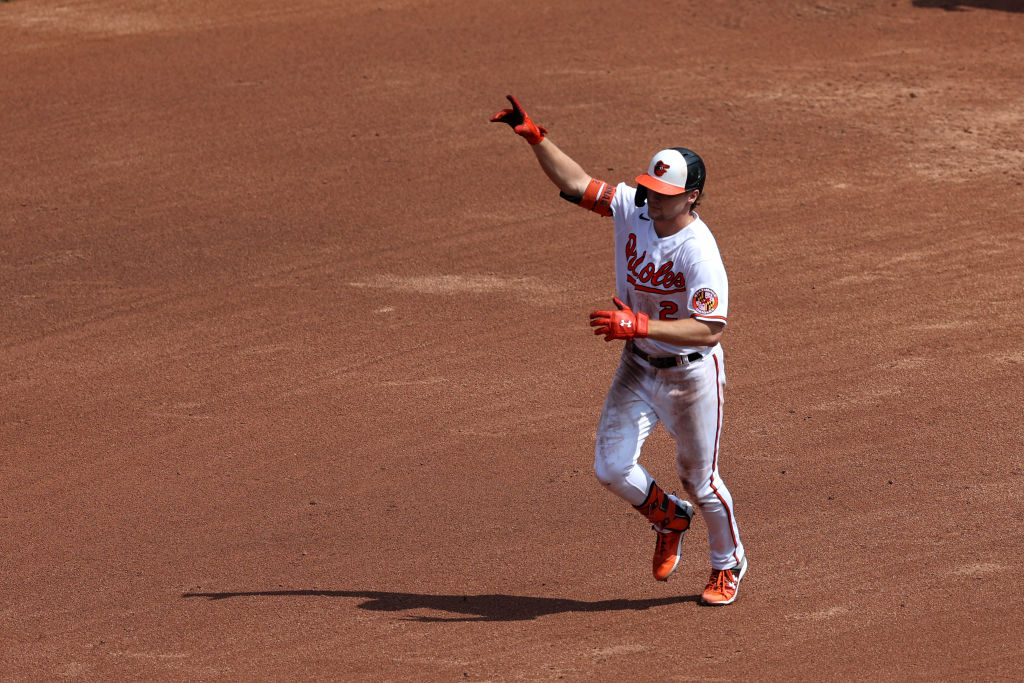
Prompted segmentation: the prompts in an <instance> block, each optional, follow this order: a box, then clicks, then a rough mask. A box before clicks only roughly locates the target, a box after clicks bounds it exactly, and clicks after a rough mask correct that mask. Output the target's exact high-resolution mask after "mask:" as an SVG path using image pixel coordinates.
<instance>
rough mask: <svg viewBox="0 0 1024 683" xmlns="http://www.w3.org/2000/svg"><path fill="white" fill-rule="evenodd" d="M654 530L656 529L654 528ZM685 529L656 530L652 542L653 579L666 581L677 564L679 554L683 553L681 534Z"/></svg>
mask: <svg viewBox="0 0 1024 683" xmlns="http://www.w3.org/2000/svg"><path fill="white" fill-rule="evenodd" d="M655 531H657V529H656V528H655ZM685 533H686V532H685V531H658V532H657V534H656V535H657V537H658V539H657V540H656V541H655V542H654V564H653V569H654V579H655V580H656V581H668V577H669V576H670V575H671V574H672V572H674V571H675V570H676V567H677V566H678V565H679V556H680V555H682V553H683V534H685Z"/></svg>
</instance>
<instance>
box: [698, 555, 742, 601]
mask: <svg viewBox="0 0 1024 683" xmlns="http://www.w3.org/2000/svg"><path fill="white" fill-rule="evenodd" d="M746 573H747V558H746V557H744V558H743V559H742V560H740V563H739V564H738V565H736V566H735V567H732V568H731V569H712V570H711V578H710V579H708V585H707V587H706V588H705V589H704V593H703V594H702V595H701V596H700V601H701V602H702V603H704V604H705V605H731V604H732V603H733V602H735V601H736V596H737V595H738V594H739V592H740V579H742V578H743V575H744V574H746Z"/></svg>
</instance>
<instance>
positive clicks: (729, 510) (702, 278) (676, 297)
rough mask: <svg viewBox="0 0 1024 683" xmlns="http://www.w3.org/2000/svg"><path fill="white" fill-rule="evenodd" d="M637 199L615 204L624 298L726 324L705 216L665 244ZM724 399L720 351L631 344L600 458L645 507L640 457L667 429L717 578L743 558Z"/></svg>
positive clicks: (630, 192) (649, 309) (617, 488)
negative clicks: (727, 463) (724, 444)
mask: <svg viewBox="0 0 1024 683" xmlns="http://www.w3.org/2000/svg"><path fill="white" fill-rule="evenodd" d="M635 196H636V189H635V188H633V187H630V186H629V185H626V184H625V183H620V184H619V185H618V186H617V187H616V188H615V192H614V196H612V197H611V199H610V207H611V212H612V216H613V217H614V221H615V276H616V289H617V293H618V297H619V299H621V300H622V301H624V302H625V303H626V304H627V305H628V306H629V307H630V308H632V309H633V311H634V312H637V313H641V312H642V313H646V314H647V315H648V316H650V318H651V319H654V320H678V319H682V318H686V317H692V318H696V319H698V320H704V321H709V322H718V323H722V324H725V323H726V322H727V313H728V307H729V284H728V279H727V278H726V273H725V266H724V265H723V263H722V258H721V255H720V254H719V251H718V245H717V243H716V242H715V239H714V237H713V236H712V234H711V231H710V230H709V229H708V227H707V225H705V224H704V221H702V220H701V219H700V218H699V216H698V217H697V218H696V219H695V220H694V221H692V222H691V223H690V224H689V225H688V226H686V227H685V228H683V229H682V230H681V231H679V232H678V233H676V234H674V235H670V236H668V237H664V238H660V237H658V235H657V233H656V232H655V230H654V224H653V222H652V221H651V220H650V219H649V218H648V217H647V206H646V205H644V206H641V207H637V206H636V205H635V202H634V199H635ZM638 353H639V355H638ZM644 356H646V357H648V358H650V361H648V360H645V359H644ZM666 358H668V359H671V360H674V361H675V362H676V364H675V365H673V366H671V367H656V365H663V364H665V363H666V362H670V361H666V360H665V359H666ZM724 400H725V360H724V356H723V353H722V347H721V345H716V346H714V347H712V348H707V347H679V346H674V345H672V344H669V343H666V342H662V341H657V340H654V339H650V338H646V337H644V338H637V339H635V340H633V341H631V342H627V344H626V346H625V348H624V349H623V352H622V358H621V361H620V364H619V367H618V370H617V371H616V373H615V378H614V380H613V381H612V385H611V388H610V389H609V390H608V395H607V397H606V399H605V403H604V409H603V411H602V414H601V421H600V424H599V426H598V433H597V447H596V449H595V459H594V472H595V474H596V475H597V478H598V480H599V481H600V482H601V483H602V484H603V485H604V486H606V487H607V488H609V489H610V490H611V491H613V492H614V493H616V494H617V495H619V496H620V497H622V498H623V499H625V500H626V501H628V502H629V503H630V504H631V505H634V506H636V505H640V504H642V503H643V502H644V500H645V498H646V496H647V493H648V491H649V490H650V486H651V483H652V482H653V481H654V480H653V478H652V477H651V475H650V474H648V472H647V471H646V470H645V469H644V468H643V467H642V466H641V465H640V464H639V463H638V460H639V457H640V451H641V448H642V446H643V444H644V441H645V440H646V439H647V437H648V436H649V435H650V434H651V432H652V430H653V429H654V427H655V426H656V425H657V424H658V422H661V423H662V424H664V425H665V428H666V429H667V430H668V432H669V433H670V434H671V435H672V437H673V439H674V440H675V443H676V471H677V473H678V475H679V478H680V480H681V481H682V483H683V486H684V488H685V489H686V492H687V494H688V495H689V496H690V497H691V498H692V499H693V502H694V503H695V504H696V505H697V506H698V507H699V508H700V511H701V516H702V517H703V519H704V522H705V523H706V524H707V527H708V543H709V546H710V553H711V566H712V567H713V568H714V569H727V568H731V567H734V566H736V565H737V564H739V563H740V561H741V559H742V558H743V556H744V551H743V545H742V543H741V542H740V534H739V528H738V526H737V524H736V517H735V514H734V511H733V500H732V496H731V495H730V493H729V490H728V489H727V488H726V486H725V483H724V482H723V481H722V478H721V476H720V475H719V471H718V465H719V462H718V457H719V447H720V437H721V430H722V406H723V404H724Z"/></svg>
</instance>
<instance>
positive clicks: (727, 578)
mask: <svg viewBox="0 0 1024 683" xmlns="http://www.w3.org/2000/svg"><path fill="white" fill-rule="evenodd" d="M735 586H736V581H735V579H733V576H732V572H731V571H730V570H728V569H720V570H718V569H716V570H715V571H713V572H712V576H711V580H710V581H708V588H714V589H715V590H716V591H718V592H719V593H724V592H725V588H727V587H728V588H733V587H735Z"/></svg>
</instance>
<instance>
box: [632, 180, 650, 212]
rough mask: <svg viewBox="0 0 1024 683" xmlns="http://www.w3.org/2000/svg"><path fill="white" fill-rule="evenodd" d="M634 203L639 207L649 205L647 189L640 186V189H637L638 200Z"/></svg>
mask: <svg viewBox="0 0 1024 683" xmlns="http://www.w3.org/2000/svg"><path fill="white" fill-rule="evenodd" d="M633 202H634V203H635V204H636V205H637V207H641V206H643V205H644V204H646V203H647V188H646V187H644V186H643V185H640V186H639V187H637V188H636V198H635V199H634V200H633Z"/></svg>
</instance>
